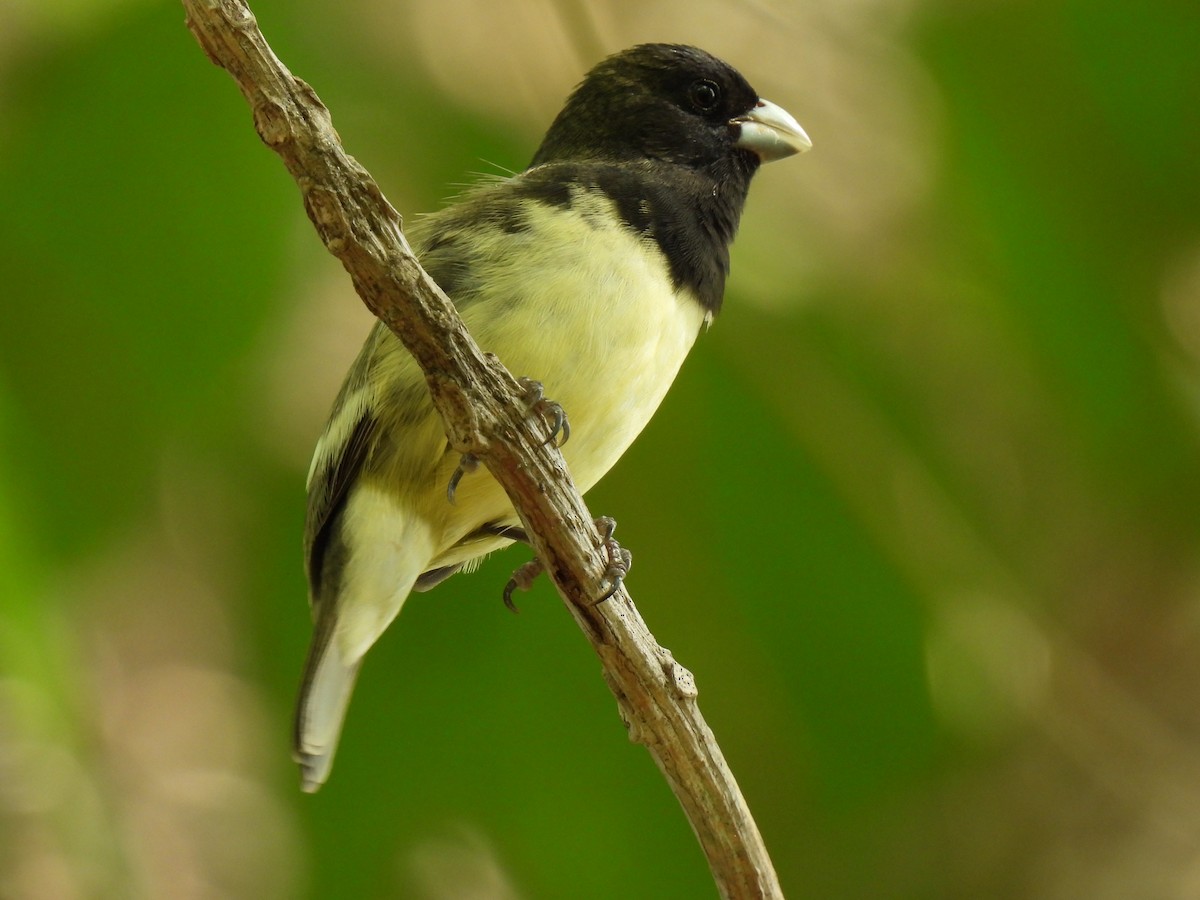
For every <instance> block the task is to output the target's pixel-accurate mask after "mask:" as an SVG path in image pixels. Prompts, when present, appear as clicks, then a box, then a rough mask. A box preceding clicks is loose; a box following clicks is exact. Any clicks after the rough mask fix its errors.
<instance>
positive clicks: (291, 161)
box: [183, 0, 783, 900]
mask: <svg viewBox="0 0 1200 900" xmlns="http://www.w3.org/2000/svg"><path fill="white" fill-rule="evenodd" d="M183 5H184V8H185V10H186V11H187V25H188V28H189V29H190V30H191V31H192V33H193V34H194V35H195V36H196V39H197V40H198V41H199V42H200V46H201V47H202V48H203V49H204V51H205V52H206V53H207V54H208V57H209V59H211V60H212V61H213V62H214V63H215V64H217V65H218V66H221V67H222V68H224V69H226V70H227V71H228V72H229V73H230V74H231V75H232V76H233V78H234V80H235V81H236V82H237V85H238V87H239V88H240V89H241V91H242V94H243V95H244V96H245V98H246V100H247V102H248V103H249V104H250V108H251V111H252V112H253V116H254V126H255V129H256V130H257V131H258V134H259V136H260V137H261V138H262V140H263V142H264V143H265V144H266V145H267V146H268V147H270V148H271V149H272V150H274V151H275V152H276V153H277V154H279V156H280V158H281V159H282V160H283V163H284V165H285V166H287V169H288V171H289V172H291V174H292V177H293V178H294V179H295V180H296V184H297V185H298V186H299V188H300V193H301V196H302V197H303V199H304V206H305V209H306V210H307V211H308V216H309V218H310V219H311V220H312V223H313V225H314V226H315V227H316V229H317V233H318V234H319V235H320V236H321V240H322V241H323V242H324V244H325V246H326V248H327V249H328V250H329V252H330V253H332V254H333V255H334V256H336V257H337V258H338V259H339V260H341V262H342V265H343V266H345V268H346V271H347V272H348V273H349V275H350V278H351V280H352V281H353V283H354V287H355V289H356V290H357V291H358V293H359V295H360V296H361V297H362V299H363V302H364V303H366V305H367V307H368V308H369V309H370V310H371V312H373V313H374V314H375V315H376V316H378V317H379V318H380V319H381V320H382V321H383V322H384V323H385V324H386V325H387V326H388V327H389V328H390V329H391V330H392V331H393V332H395V333H396V335H397V336H398V337H399V338H400V340H401V341H402V342H403V343H404V346H405V347H407V348H408V350H409V351H410V352H411V353H412V354H413V356H414V357H415V358H416V359H417V361H418V363H419V364H420V365H421V368H422V369H423V370H424V372H425V376H426V379H427V381H428V383H429V389H430V393H431V395H432V397H433V402H434V404H435V405H436V406H437V409H438V411H439V412H440V413H441V416H442V419H443V421H444V423H445V427H446V434H447V436H448V438H449V440H450V443H451V445H452V446H453V447H454V449H455V450H458V451H459V452H462V453H471V454H474V455H475V456H477V457H479V458H480V459H481V460H482V461H483V462H484V463H485V464H486V465H487V467H488V469H489V471H490V472H491V473H492V475H493V476H494V477H495V478H496V480H497V481H498V482H499V483H500V484H501V485H502V486H503V487H504V489H505V490H506V491H507V492H508V495H509V498H510V499H511V500H512V502H513V505H514V507H515V508H516V510H517V512H518V514H519V515H520V518H521V521H522V523H523V525H524V526H525V529H526V532H527V533H528V535H529V537H530V539H531V541H532V543H533V546H534V550H535V551H536V553H537V556H538V558H539V559H541V560H542V561H543V562H544V563H545V567H546V572H547V573H548V575H549V576H550V578H551V579H552V580H553V581H554V584H555V586H556V587H557V588H558V591H559V593H560V594H561V595H562V597H563V599H564V600H565V601H566V604H567V608H568V609H569V610H570V611H571V614H572V615H573V616H574V617H575V620H576V621H577V622H578V623H579V625H580V627H581V628H582V630H583V632H584V634H585V635H586V636H587V638H588V640H589V641H590V642H591V644H592V646H593V648H594V649H595V651H596V653H597V654H598V655H599V657H600V660H601V663H602V665H603V668H604V678H605V681H607V683H608V685H609V688H610V689H611V690H612V692H613V694H614V695H615V696H616V698H617V703H618V705H619V707H620V711H621V717H622V718H623V719H624V721H625V724H626V726H627V727H628V729H629V735H630V738H631V739H632V740H634V741H637V742H639V743H642V744H644V745H645V746H646V747H647V749H649V751H650V754H651V756H653V758H654V761H655V762H656V763H657V764H658V766H659V768H660V769H661V770H662V772H663V774H664V775H665V776H666V778H667V781H668V782H669V783H670V785H671V788H672V790H674V791H675V794H676V796H677V797H678V798H679V801H680V803H681V804H682V805H683V808H684V811H685V813H686V814H687V817H688V819H689V821H690V822H691V824H692V828H693V829H694V830H695V832H696V836H697V837H698V838H699V840H700V844H701V846H702V847H703V849H704V852H705V854H706V855H707V857H708V860H709V864H710V866H711V867H712V871H713V875H714V878H715V879H716V882H717V886H718V888H719V890H720V892H721V895H722V896H723V897H726V898H736V900H742V898H760V897H761V898H766V897H770V898H779V897H782V896H783V894H782V891H781V890H780V887H779V882H778V879H777V878H776V875H775V871H774V868H773V866H772V864H771V860H770V858H769V857H768V855H767V852H766V848H765V846H764V845H763V842H762V838H761V836H760V835H759V832H758V828H757V826H756V825H755V824H754V819H753V818H752V817H751V815H750V810H749V808H748V807H747V806H746V803H745V800H744V798H743V797H742V794H741V791H740V790H739V789H738V786H737V783H736V782H735V781H734V779H733V775H732V774H731V773H730V771H729V767H728V766H727V765H726V764H725V759H724V757H723V756H722V754H721V751H720V748H719V747H718V746H717V742H716V739H715V738H714V737H713V734H712V731H711V730H710V729H709V727H708V725H707V724H706V723H705V722H704V719H703V717H702V716H701V715H700V711H699V708H698V707H697V705H696V687H695V683H694V681H693V679H692V675H691V673H690V672H688V671H687V670H686V669H685V668H683V667H682V666H680V665H679V664H678V663H676V662H675V660H674V659H673V658H672V656H671V654H670V652H668V651H667V650H665V649H664V648H662V647H660V646H659V645H658V643H657V642H656V641H655V640H654V637H653V635H651V633H650V631H649V629H648V628H647V627H646V624H645V622H643V621H642V618H641V616H640V615H639V614H638V611H637V609H636V608H635V607H634V605H633V601H632V599H631V598H630V597H629V595H628V593H627V592H626V591H625V590H623V589H622V590H619V591H618V592H617V593H616V594H615V595H614V596H613V597H612V598H611V599H610V600H609V601H607V602H604V603H599V604H597V603H595V602H594V598H595V597H596V596H599V593H600V592H599V589H598V587H597V586H598V585H599V584H600V583H601V580H602V579H603V578H604V573H605V569H606V568H607V565H608V560H607V557H606V555H605V553H604V552H603V549H602V541H601V538H600V535H599V534H598V533H597V531H596V528H595V526H594V524H593V519H592V516H591V515H590V514H589V513H588V510H587V507H585V506H584V504H583V500H582V499H581V498H580V496H579V492H578V491H577V490H576V488H575V486H574V484H573V483H572V482H571V479H570V476H569V474H568V473H567V471H566V467H565V466H564V464H563V459H562V456H561V454H560V453H559V452H558V450H557V449H556V448H554V447H552V446H548V445H547V444H546V443H544V430H545V425H544V423H543V422H541V420H540V419H538V418H537V417H536V416H535V415H533V414H531V413H529V412H528V411H527V406H528V404H527V403H526V402H524V401H523V400H522V395H523V393H524V392H523V390H522V388H521V387H520V386H519V385H518V384H517V382H516V380H515V379H514V378H513V377H512V376H511V375H510V374H509V373H508V371H507V370H506V369H505V368H504V367H503V366H502V365H501V364H500V363H499V362H498V361H497V360H496V359H495V358H494V357H490V356H488V355H487V354H484V353H482V352H481V351H480V349H479V347H478V346H477V345H476V344H475V342H474V341H473V340H472V339H471V337H470V335H469V334H468V333H467V331H466V329H465V327H464V326H463V323H462V320H461V319H459V317H458V314H457V312H456V311H455V309H454V306H453V304H451V302H450V301H449V300H448V299H447V297H446V295H445V294H443V293H442V291H441V290H440V289H439V288H438V287H437V285H436V284H434V282H433V280H432V279H430V277H429V276H428V275H427V274H426V273H425V272H424V270H423V269H422V268H421V267H420V265H419V264H418V262H417V260H416V258H415V257H414V256H413V254H412V251H411V250H410V249H409V246H408V244H407V242H406V241H405V239H404V235H403V234H402V232H401V218H400V216H399V214H398V213H397V212H396V211H395V209H393V208H392V206H391V204H389V203H388V201H387V200H386V199H385V198H384V197H383V195H382V193H381V192H380V190H379V187H378V186H377V185H376V184H375V182H374V180H372V178H371V177H370V175H369V174H368V173H367V172H366V171H365V170H364V169H363V168H362V166H360V165H359V164H358V163H357V162H356V161H355V160H354V159H353V158H352V157H351V156H349V155H348V154H347V153H346V152H345V150H344V149H343V148H342V145H341V141H340V140H339V138H338V136H337V133H336V132H335V131H334V129H333V125H332V123H331V121H330V116H329V111H328V110H327V109H326V108H325V106H324V105H323V104H322V103H321V101H320V99H319V98H318V97H317V95H316V94H315V92H314V91H313V90H312V88H310V87H309V86H308V85H307V84H305V83H304V82H303V81H301V80H300V79H298V78H296V77H295V76H293V75H292V74H291V73H290V72H289V71H288V70H287V68H286V67H285V66H284V65H283V64H282V63H281V62H280V61H279V59H278V58H277V57H276V56H275V54H274V53H273V52H272V51H271V48H270V47H269V46H268V45H267V43H266V40H265V39H264V38H263V36H262V34H261V33H260V32H259V30H258V25H257V23H256V22H255V19H254V16H253V14H252V13H251V12H250V10H249V9H248V8H247V7H246V5H245V4H244V3H242V2H240V0H183ZM528 374H529V375H532V376H535V377H536V375H537V374H538V373H536V372H531V373H528ZM568 412H569V411H568Z"/></svg>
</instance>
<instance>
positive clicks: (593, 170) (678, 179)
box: [520, 151, 759, 315]
mask: <svg viewBox="0 0 1200 900" xmlns="http://www.w3.org/2000/svg"><path fill="white" fill-rule="evenodd" d="M758 164H759V160H758V157H756V156H754V155H753V154H751V153H746V152H742V151H735V152H734V153H733V154H731V155H730V156H728V157H726V158H725V159H722V160H721V161H720V162H719V163H718V164H715V165H713V166H709V167H705V168H703V169H693V168H690V167H686V166H680V165H677V164H673V163H669V162H665V161H661V160H638V161H620V162H609V161H601V160H581V161H571V162H558V163H546V164H543V165H540V166H534V167H533V168H531V169H529V170H528V171H527V172H525V173H524V174H523V175H522V176H521V178H520V183H521V189H522V190H521V193H522V194H524V195H525V196H528V197H531V198H533V199H536V200H538V201H540V202H543V203H549V204H551V205H554V206H561V207H565V208H570V207H571V206H572V198H573V196H575V192H577V191H579V190H583V191H587V192H599V193H601V194H603V195H604V196H606V197H607V198H608V199H610V200H612V202H613V204H614V206H615V207H616V210H617V213H618V214H619V215H620V217H621V220H622V222H623V223H624V224H625V225H626V226H627V227H628V228H630V229H632V230H633V231H634V232H636V233H637V234H639V235H641V236H644V237H648V238H650V239H652V240H653V241H654V242H655V243H656V244H657V245H658V247H659V249H660V250H661V251H662V253H663V256H664V257H665V258H666V261H667V265H668V267H669V269H670V272H671V279H672V282H673V283H674V285H675V288H676V290H678V289H680V288H687V289H689V290H690V291H691V292H692V293H693V294H694V295H695V297H696V300H697V301H698V302H699V303H700V305H701V306H702V307H704V309H705V310H707V311H708V312H710V313H712V314H713V315H716V313H717V312H718V311H719V310H720V308H721V301H722V298H723V297H724V295H725V279H726V277H727V276H728V275H729V245H730V244H731V243H732V242H733V237H734V234H735V233H736V232H737V227H738V222H739V221H740V220H741V216H742V209H743V207H744V206H745V203H746V193H747V191H748V190H749V187H750V178H751V176H752V175H753V174H754V172H755V170H756V169H757V168H758Z"/></svg>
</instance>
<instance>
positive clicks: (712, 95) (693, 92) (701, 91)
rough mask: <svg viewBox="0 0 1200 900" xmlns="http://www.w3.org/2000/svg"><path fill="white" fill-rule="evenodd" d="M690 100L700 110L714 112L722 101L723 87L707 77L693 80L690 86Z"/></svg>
mask: <svg viewBox="0 0 1200 900" xmlns="http://www.w3.org/2000/svg"><path fill="white" fill-rule="evenodd" d="M688 100H690V101H691V104H692V106H694V107H695V108H696V109H697V110H699V111H700V112H706V113H707V112H712V111H713V110H714V109H716V108H717V104H718V103H720V102H721V89H720V88H719V87H717V85H716V84H715V83H713V82H711V81H709V80H708V79H707V78H702V79H700V80H699V81H693V82H692V86H691V87H689V88H688Z"/></svg>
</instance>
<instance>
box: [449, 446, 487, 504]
mask: <svg viewBox="0 0 1200 900" xmlns="http://www.w3.org/2000/svg"><path fill="white" fill-rule="evenodd" d="M478 468H479V457H477V456H473V455H472V454H470V453H464V454H463V455H462V459H460V460H459V461H458V468H457V469H455V470H454V474H453V475H451V476H450V483H449V484H447V485H446V499H447V500H449V501H450V505H451V506H453V505H454V492H455V491H457V490H458V483H459V482H460V481H462V479H463V476H464V475H466V474H468V473H470V472H474V471H475V470H476V469H478Z"/></svg>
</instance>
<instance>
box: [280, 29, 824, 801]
mask: <svg viewBox="0 0 1200 900" xmlns="http://www.w3.org/2000/svg"><path fill="white" fill-rule="evenodd" d="M810 146H811V144H810V142H809V140H808V136H807V135H805V133H804V130H803V129H802V128H801V127H800V126H799V125H798V124H797V123H796V120H795V119H793V118H792V117H791V116H790V115H788V113H786V112H784V111H783V110H782V109H780V108H779V107H778V106H775V105H774V104H772V103H768V102H767V101H766V100H763V99H761V98H760V97H759V96H758V94H757V93H756V92H755V91H754V89H753V88H751V87H750V85H749V84H747V83H746V80H745V79H744V78H743V77H742V76H741V75H740V74H739V73H738V72H737V71H736V70H735V69H733V68H732V67H731V66H729V65H727V64H726V63H724V62H722V61H721V60H719V59H716V58H715V57H713V56H711V55H709V54H708V53H705V52H704V51H702V50H698V49H696V48H694V47H686V46H680V45H672V44H645V45H642V46H638V47H634V48H632V49H630V50H626V51H624V52H622V53H618V54H616V55H614V56H611V57H609V58H608V59H606V60H604V61H603V62H601V63H600V64H599V65H597V66H596V67H595V68H594V69H592V70H591V72H589V73H588V75H587V77H586V78H585V79H584V80H583V82H582V83H581V84H580V85H579V86H578V87H577V88H576V89H575V92H574V93H573V94H572V95H571V96H570V98H569V99H568V100H567V103H566V106H565V107H564V108H563V110H562V112H560V113H559V114H558V117H557V118H556V119H555V120H554V122H553V124H552V125H551V126H550V130H549V131H548V132H546V136H545V138H544V139H543V140H542V144H541V146H540V147H539V148H538V150H537V152H536V153H535V154H534V157H533V161H532V162H531V163H530V165H529V168H527V169H526V170H525V171H524V172H522V173H521V174H519V175H516V176H515V177H512V178H508V179H504V180H496V181H493V182H489V183H486V184H483V185H481V186H479V187H476V188H474V189H472V190H470V191H469V192H468V193H467V194H466V195H465V196H463V197H462V198H461V199H459V200H458V201H457V202H456V203H454V204H453V205H452V206H450V207H448V208H446V209H444V210H442V211H441V212H438V213H435V214H433V215H430V216H428V217H426V218H423V219H421V220H420V221H418V223H417V224H416V225H415V226H414V227H413V228H412V229H411V234H410V241H411V244H412V247H413V249H414V250H415V252H416V254H417V256H418V258H419V259H420V261H421V264H422V265H423V266H424V267H425V270H426V271H427V272H428V273H429V274H430V275H431V276H432V277H433V279H434V280H435V281H436V282H437V283H438V285H439V286H440V287H441V288H442V289H443V290H444V291H445V292H446V294H447V295H448V296H449V297H450V298H451V299H452V300H453V301H454V304H455V306H456V307H457V308H458V311H459V313H460V314H461V315H462V317H463V320H464V321H465V322H466V325H467V327H468V329H469V330H470V332H471V334H472V335H473V336H474V338H475V340H476V341H477V342H478V343H479V346H480V347H481V348H482V349H483V350H485V351H489V352H492V353H495V354H496V355H497V356H498V357H499V358H500V361H501V362H503V363H504V364H505V365H506V366H507V367H508V369H509V370H510V371H511V372H515V373H517V374H518V375H522V376H529V377H533V378H537V379H538V380H539V381H540V382H541V383H542V384H543V385H544V390H545V393H546V396H547V397H549V398H552V399H553V400H554V401H556V402H557V403H558V404H560V405H561V407H562V408H563V409H565V410H566V412H567V414H568V415H569V417H570V418H569V421H570V426H571V435H572V437H571V439H570V441H569V442H567V443H565V445H564V446H563V454H564V456H565V458H566V461H567V465H568V467H569V469H570V471H571V474H572V476H573V477H574V480H575V483H576V484H577V485H578V487H579V489H580V490H581V491H586V490H587V489H588V488H590V487H591V486H592V485H593V484H595V483H596V482H597V481H598V480H599V479H600V478H601V476H603V475H604V473H605V472H607V471H608V470H609V469H610V468H611V467H612V465H613V464H614V463H615V462H616V461H617V459H618V458H619V457H620V456H621V454H622V453H624V452H625V450H626V449H627V448H628V447H629V445H630V443H632V442H633V439H634V438H635V437H636V436H637V435H638V433H639V432H641V430H642V428H644V427H645V425H646V423H647V422H648V421H649V420H650V417H651V415H653V413H654V411H655V409H657V408H658V405H659V403H660V402H661V401H662V399H663V396H664V395H665V394H666V392H667V389H668V388H669V387H670V386H671V382H672V381H674V379H675V375H676V373H677V372H678V371H679V367H680V366H681V365H682V363H683V359H684V357H685V356H686V355H687V353H688V351H689V350H690V349H691V347H692V344H693V343H694V342H695V340H696V337H697V336H698V335H699V333H700V331H701V329H702V328H704V327H705V326H706V325H707V324H708V323H709V322H710V321H711V320H712V318H713V316H715V315H716V314H717V312H718V311H719V310H720V308H721V299H722V295H723V294H724V291H725V278H726V276H727V275H728V273H729V245H730V242H731V241H732V240H733V236H734V232H735V231H736V230H737V226H738V220H739V219H740V218H741V214H742V207H743V205H744V204H745V200H746V192H747V189H748V188H749V186H750V178H751V176H752V175H753V174H754V173H755V171H756V170H757V169H758V167H759V164H760V163H762V162H765V161H770V160H775V159H780V158H782V157H785V156H790V155H791V154H794V153H799V152H802V151H804V150H807V149H809V147H810ZM458 467H459V459H458V458H457V457H456V455H455V454H454V453H453V452H452V451H451V450H450V448H449V446H448V445H447V441H446V435H445V432H444V431H443V429H442V423H441V420H440V418H439V417H438V415H437V413H436V411H435V410H434V408H433V405H432V402H431V401H430V398H429V395H428V392H427V388H426V384H425V378H424V376H423V375H422V373H421V370H420V369H419V368H418V366H417V364H416V362H415V361H414V360H413V358H412V357H411V356H410V355H409V353H408V352H407V351H406V350H405V349H404V347H403V346H402V345H401V344H400V342H399V340H398V339H397V338H396V337H395V336H394V335H393V334H392V333H391V332H390V331H389V330H388V329H387V328H386V327H384V326H383V325H382V324H380V323H376V325H375V327H374V329H373V330H372V331H371V334H370V336H369V337H368V338H367V341H366V343H365V344H364V345H363V348H362V351H361V352H360V353H359V355H358V358H357V359H356V360H355V362H354V364H353V366H352V367H351V368H350V372H349V374H348V375H347V377H346V381H345V383H344V385H343V386H342V389H341V392H340V393H339V394H338V396H337V399H336V401H335V402H334V406H333V412H332V413H331V415H330V417H329V422H328V424H327V425H326V426H325V431H324V433H323V434H322V435H321V438H320V440H319V441H318V442H317V448H316V452H315V454H314V455H313V460H312V466H311V468H310V470H309V475H308V520H307V526H306V529H305V536H304V543H305V553H306V558H307V573H308V583H309V601H310V603H311V605H312V613H313V619H314V622H315V627H314V633H313V638H312V644H311V646H310V648H309V652H308V659H307V662H306V664H305V668H304V679H303V684H302V686H301V690H300V699H299V704H298V706H297V710H296V730H295V756H296V760H297V762H298V763H299V764H300V768H301V777H302V782H303V788H304V790H306V791H315V790H316V789H317V788H319V787H320V786H321V784H322V783H324V781H325V780H326V778H327V777H328V775H329V769H330V766H331V765H332V763H333V755H334V751H335V749H336V747H337V742H338V736H339V734H340V732H341V729H342V721H343V719H344V717H345V714H346V706H347V704H348V703H349V700H350V693H351V690H352V689H353V687H354V681H355V678H356V676H357V674H358V669H359V666H360V665H361V664H362V660H363V656H364V655H365V654H366V652H367V650H369V649H370V648H371V645H372V644H374V643H375V641H376V640H377V639H378V638H379V636H380V635H381V634H382V633H383V631H384V629H386V628H387V627H388V625H389V624H391V622H392V620H393V619H394V618H396V615H397V614H398V613H399V612H400V608H401V606H403V605H404V601H405V599H406V598H407V597H408V595H409V593H411V592H412V591H424V590H428V589H429V588H431V587H433V586H434V585H436V584H438V583H439V582H441V581H443V580H444V579H446V578H448V577H450V576H451V575H453V574H454V573H455V572H457V571H459V570H462V569H470V568H471V567H472V566H474V565H475V564H476V563H477V562H478V561H479V560H480V559H481V558H482V557H483V556H484V555H486V554H488V553H490V552H492V551H493V550H497V549H499V548H501V547H504V546H507V545H508V544H511V543H512V542H513V537H514V536H517V537H519V536H520V535H521V532H520V530H519V528H520V522H519V520H518V518H517V515H516V513H515V512H514V510H513V508H512V505H511V504H510V502H509V500H508V497H507V496H506V495H505V493H504V491H503V490H502V489H501V488H500V486H499V485H498V484H497V483H496V482H495V480H494V479H493V478H492V477H491V475H490V474H488V472H487V471H486V470H484V469H478V470H476V471H467V473H466V474H462V473H461V472H460V473H459V474H460V475H461V478H459V479H458V480H457V483H456V485H455V487H454V491H453V493H454V497H453V500H454V502H450V499H448V497H447V485H448V484H449V483H450V481H451V479H452V477H455V473H456V469H458Z"/></svg>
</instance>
